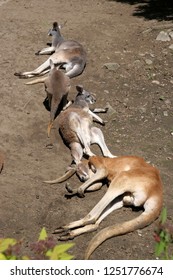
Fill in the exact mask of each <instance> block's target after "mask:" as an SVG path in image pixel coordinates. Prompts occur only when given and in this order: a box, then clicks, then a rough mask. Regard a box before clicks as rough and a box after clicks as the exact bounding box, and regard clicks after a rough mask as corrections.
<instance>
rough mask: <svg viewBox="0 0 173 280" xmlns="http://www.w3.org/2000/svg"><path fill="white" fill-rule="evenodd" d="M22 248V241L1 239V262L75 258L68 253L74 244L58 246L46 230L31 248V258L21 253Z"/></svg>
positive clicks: (43, 230) (42, 231)
mask: <svg viewBox="0 0 173 280" xmlns="http://www.w3.org/2000/svg"><path fill="white" fill-rule="evenodd" d="M22 246H23V241H22V240H20V241H18V240H16V239H12V238H2V239H0V260H31V259H32V260H70V259H72V258H73V256H72V255H71V254H69V253H68V252H67V251H68V250H69V249H70V248H71V247H72V246H74V244H73V243H65V244H56V240H54V239H53V237H48V236H47V232H46V230H45V228H43V229H42V230H41V232H40V235H39V238H38V241H36V242H33V243H31V244H30V246H29V249H30V254H31V257H30V256H28V255H23V254H22V253H21V251H22Z"/></svg>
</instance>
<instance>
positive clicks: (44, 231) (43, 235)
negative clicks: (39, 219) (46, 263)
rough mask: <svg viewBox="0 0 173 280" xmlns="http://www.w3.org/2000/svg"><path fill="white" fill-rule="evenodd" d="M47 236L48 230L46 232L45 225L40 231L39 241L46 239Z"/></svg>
mask: <svg viewBox="0 0 173 280" xmlns="http://www.w3.org/2000/svg"><path fill="white" fill-rule="evenodd" d="M46 238H47V232H46V229H45V228H44V227H43V228H42V230H41V232H40V235H39V238H38V241H40V240H45V239H46Z"/></svg>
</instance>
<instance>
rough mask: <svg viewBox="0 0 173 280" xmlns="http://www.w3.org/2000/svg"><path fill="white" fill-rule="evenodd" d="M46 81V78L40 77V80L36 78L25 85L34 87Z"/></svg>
mask: <svg viewBox="0 0 173 280" xmlns="http://www.w3.org/2000/svg"><path fill="white" fill-rule="evenodd" d="M46 79H47V77H40V78H37V79H34V80H32V81H30V82H27V83H25V85H35V84H39V83H44V82H45V80H46Z"/></svg>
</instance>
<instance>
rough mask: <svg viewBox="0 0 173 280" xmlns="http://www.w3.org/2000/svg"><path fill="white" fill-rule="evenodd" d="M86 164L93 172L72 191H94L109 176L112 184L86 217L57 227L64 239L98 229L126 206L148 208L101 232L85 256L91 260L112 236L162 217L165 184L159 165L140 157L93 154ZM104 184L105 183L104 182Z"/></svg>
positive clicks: (143, 225)
mask: <svg viewBox="0 0 173 280" xmlns="http://www.w3.org/2000/svg"><path fill="white" fill-rule="evenodd" d="M86 164H87V166H86ZM83 167H84V173H86V170H87V169H90V170H92V175H90V178H89V179H88V180H87V181H86V182H85V183H83V184H82V185H81V186H80V187H79V188H77V189H75V190H72V189H69V191H70V192H71V194H75V193H77V194H79V195H80V196H83V195H84V192H85V190H92V189H90V188H92V187H93V190H94V184H95V183H97V184H98V182H102V181H103V179H104V180H105V179H107V181H108V184H109V187H108V189H107V192H106V193H105V195H104V196H103V198H102V199H101V200H100V201H99V202H98V203H97V205H96V206H95V207H94V208H93V209H92V210H91V211H90V212H89V213H88V214H87V215H86V216H85V217H84V218H83V219H80V220H78V221H75V222H72V223H69V224H67V225H65V226H62V227H60V228H58V229H56V230H55V232H54V233H58V234H59V239H60V240H68V239H72V238H74V237H76V236H78V235H80V234H83V233H86V232H90V231H94V230H96V229H98V227H99V224H100V222H101V221H102V220H103V219H104V218H105V217H106V216H107V215H108V214H110V213H111V212H112V211H114V210H116V209H119V208H121V207H123V206H127V205H128V206H134V207H143V209H144V211H143V212H142V214H140V215H139V216H138V217H136V218H134V219H132V220H130V221H126V222H123V223H119V224H116V225H112V226H109V227H107V228H105V229H103V230H101V231H100V232H98V233H97V234H96V236H95V237H94V238H93V239H92V240H91V241H90V242H89V245H88V247H87V249H86V252H85V259H89V257H90V255H91V254H92V253H93V251H94V250H95V249H96V248H97V247H98V246H99V245H100V244H101V243H103V242H104V241H105V240H107V239H108V238H111V237H115V236H118V235H123V234H127V233H129V232H132V231H135V230H137V229H142V228H144V227H146V226H147V225H149V224H150V223H152V222H153V221H154V220H155V219H156V218H157V217H158V216H159V214H160V211H161V208H162V203H163V197H162V191H163V190H162V189H163V187H162V182H161V178H160V175H159V171H158V170H157V168H155V167H153V166H152V165H150V164H148V163H147V162H146V161H145V160H144V159H143V158H140V157H137V156H120V157H117V158H106V157H101V156H92V157H90V158H89V161H88V162H85V163H84V165H83ZM81 168H82V166H81ZM80 172H81V169H80ZM101 186H102V184H100V187H101ZM97 189H98V185H97Z"/></svg>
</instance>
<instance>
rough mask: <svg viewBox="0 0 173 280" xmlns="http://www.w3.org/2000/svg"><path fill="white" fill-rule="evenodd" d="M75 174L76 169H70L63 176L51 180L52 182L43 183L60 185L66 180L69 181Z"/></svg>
mask: <svg viewBox="0 0 173 280" xmlns="http://www.w3.org/2000/svg"><path fill="white" fill-rule="evenodd" d="M75 173H76V169H75V168H72V169H70V170H68V171H67V172H66V173H65V174H64V175H63V176H61V177H59V178H57V179H55V180H52V181H44V183H47V184H56V183H62V182H64V181H66V180H67V179H69V178H70V177H72V176H73V175H74V174H75Z"/></svg>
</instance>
